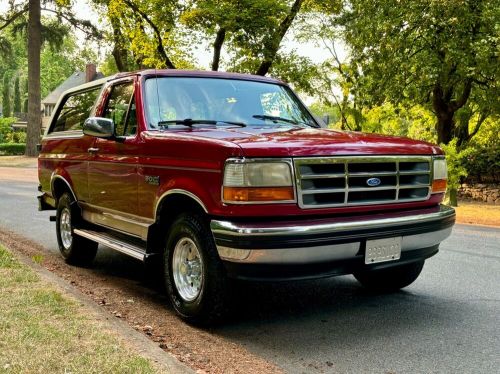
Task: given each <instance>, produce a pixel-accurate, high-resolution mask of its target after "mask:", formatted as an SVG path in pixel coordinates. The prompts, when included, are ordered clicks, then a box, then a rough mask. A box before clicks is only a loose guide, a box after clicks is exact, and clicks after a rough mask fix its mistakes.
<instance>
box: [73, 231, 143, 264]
mask: <svg viewBox="0 0 500 374" xmlns="http://www.w3.org/2000/svg"><path fill="white" fill-rule="evenodd" d="M73 232H74V233H75V234H76V235H79V236H83V237H84V238H87V239H90V240H92V241H94V242H97V243H99V244H103V245H105V246H107V247H109V248H111V249H114V250H115V251H118V252H121V253H123V254H126V255H128V256H130V257H133V258H135V259H137V260H139V261H145V259H146V257H147V255H146V249H145V248H143V247H140V246H137V245H135V244H130V243H127V242H125V241H123V240H121V239H119V238H116V237H114V236H113V235H110V234H107V233H105V232H99V231H93V230H82V229H74V230H73Z"/></svg>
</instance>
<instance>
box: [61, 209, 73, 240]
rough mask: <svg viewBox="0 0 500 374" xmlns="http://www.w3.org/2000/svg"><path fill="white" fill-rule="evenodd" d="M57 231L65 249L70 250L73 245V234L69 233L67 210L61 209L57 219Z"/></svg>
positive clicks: (69, 222) (69, 219) (68, 214)
mask: <svg viewBox="0 0 500 374" xmlns="http://www.w3.org/2000/svg"><path fill="white" fill-rule="evenodd" d="M59 231H60V233H61V241H62V244H63V246H64V248H65V249H70V248H71V244H72V243H73V234H72V233H71V213H70V212H69V209H68V208H63V210H62V211H61V217H60V219H59Z"/></svg>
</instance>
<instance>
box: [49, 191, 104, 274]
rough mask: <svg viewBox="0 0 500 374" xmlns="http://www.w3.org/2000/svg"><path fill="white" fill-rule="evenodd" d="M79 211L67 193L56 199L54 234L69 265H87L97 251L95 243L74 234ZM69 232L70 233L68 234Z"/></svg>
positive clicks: (90, 262)
mask: <svg viewBox="0 0 500 374" xmlns="http://www.w3.org/2000/svg"><path fill="white" fill-rule="evenodd" d="M79 220H80V217H79V212H78V209H77V207H76V204H74V200H73V198H72V197H71V195H70V194H69V193H64V194H63V195H62V196H61V197H60V198H59V199H58V201H57V213H56V234H57V244H58V245H59V251H60V252H61V254H62V256H63V257H64V260H65V261H66V262H67V263H68V264H71V265H78V266H89V265H91V264H92V261H94V258H95V256H96V253H97V245H98V244H97V243H96V242H93V241H92V240H89V239H87V238H83V237H81V236H78V235H75V234H74V233H73V230H74V229H75V223H77V222H79ZM69 233H71V234H70V235H68V234H69Z"/></svg>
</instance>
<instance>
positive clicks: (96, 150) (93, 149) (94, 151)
mask: <svg viewBox="0 0 500 374" xmlns="http://www.w3.org/2000/svg"><path fill="white" fill-rule="evenodd" d="M87 152H88V153H96V152H99V148H92V147H90V148H89V149H87Z"/></svg>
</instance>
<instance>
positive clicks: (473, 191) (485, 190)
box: [458, 183, 500, 205]
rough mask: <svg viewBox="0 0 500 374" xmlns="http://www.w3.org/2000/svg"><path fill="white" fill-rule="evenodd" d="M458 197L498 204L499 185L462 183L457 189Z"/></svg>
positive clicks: (499, 195)
mask: <svg viewBox="0 0 500 374" xmlns="http://www.w3.org/2000/svg"><path fill="white" fill-rule="evenodd" d="M458 197H459V198H462V199H471V200H475V201H483V202H485V203H491V204H496V205H500V185H498V184H485V183H478V184H467V183H464V184H462V185H461V187H460V188H459V189H458Z"/></svg>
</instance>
